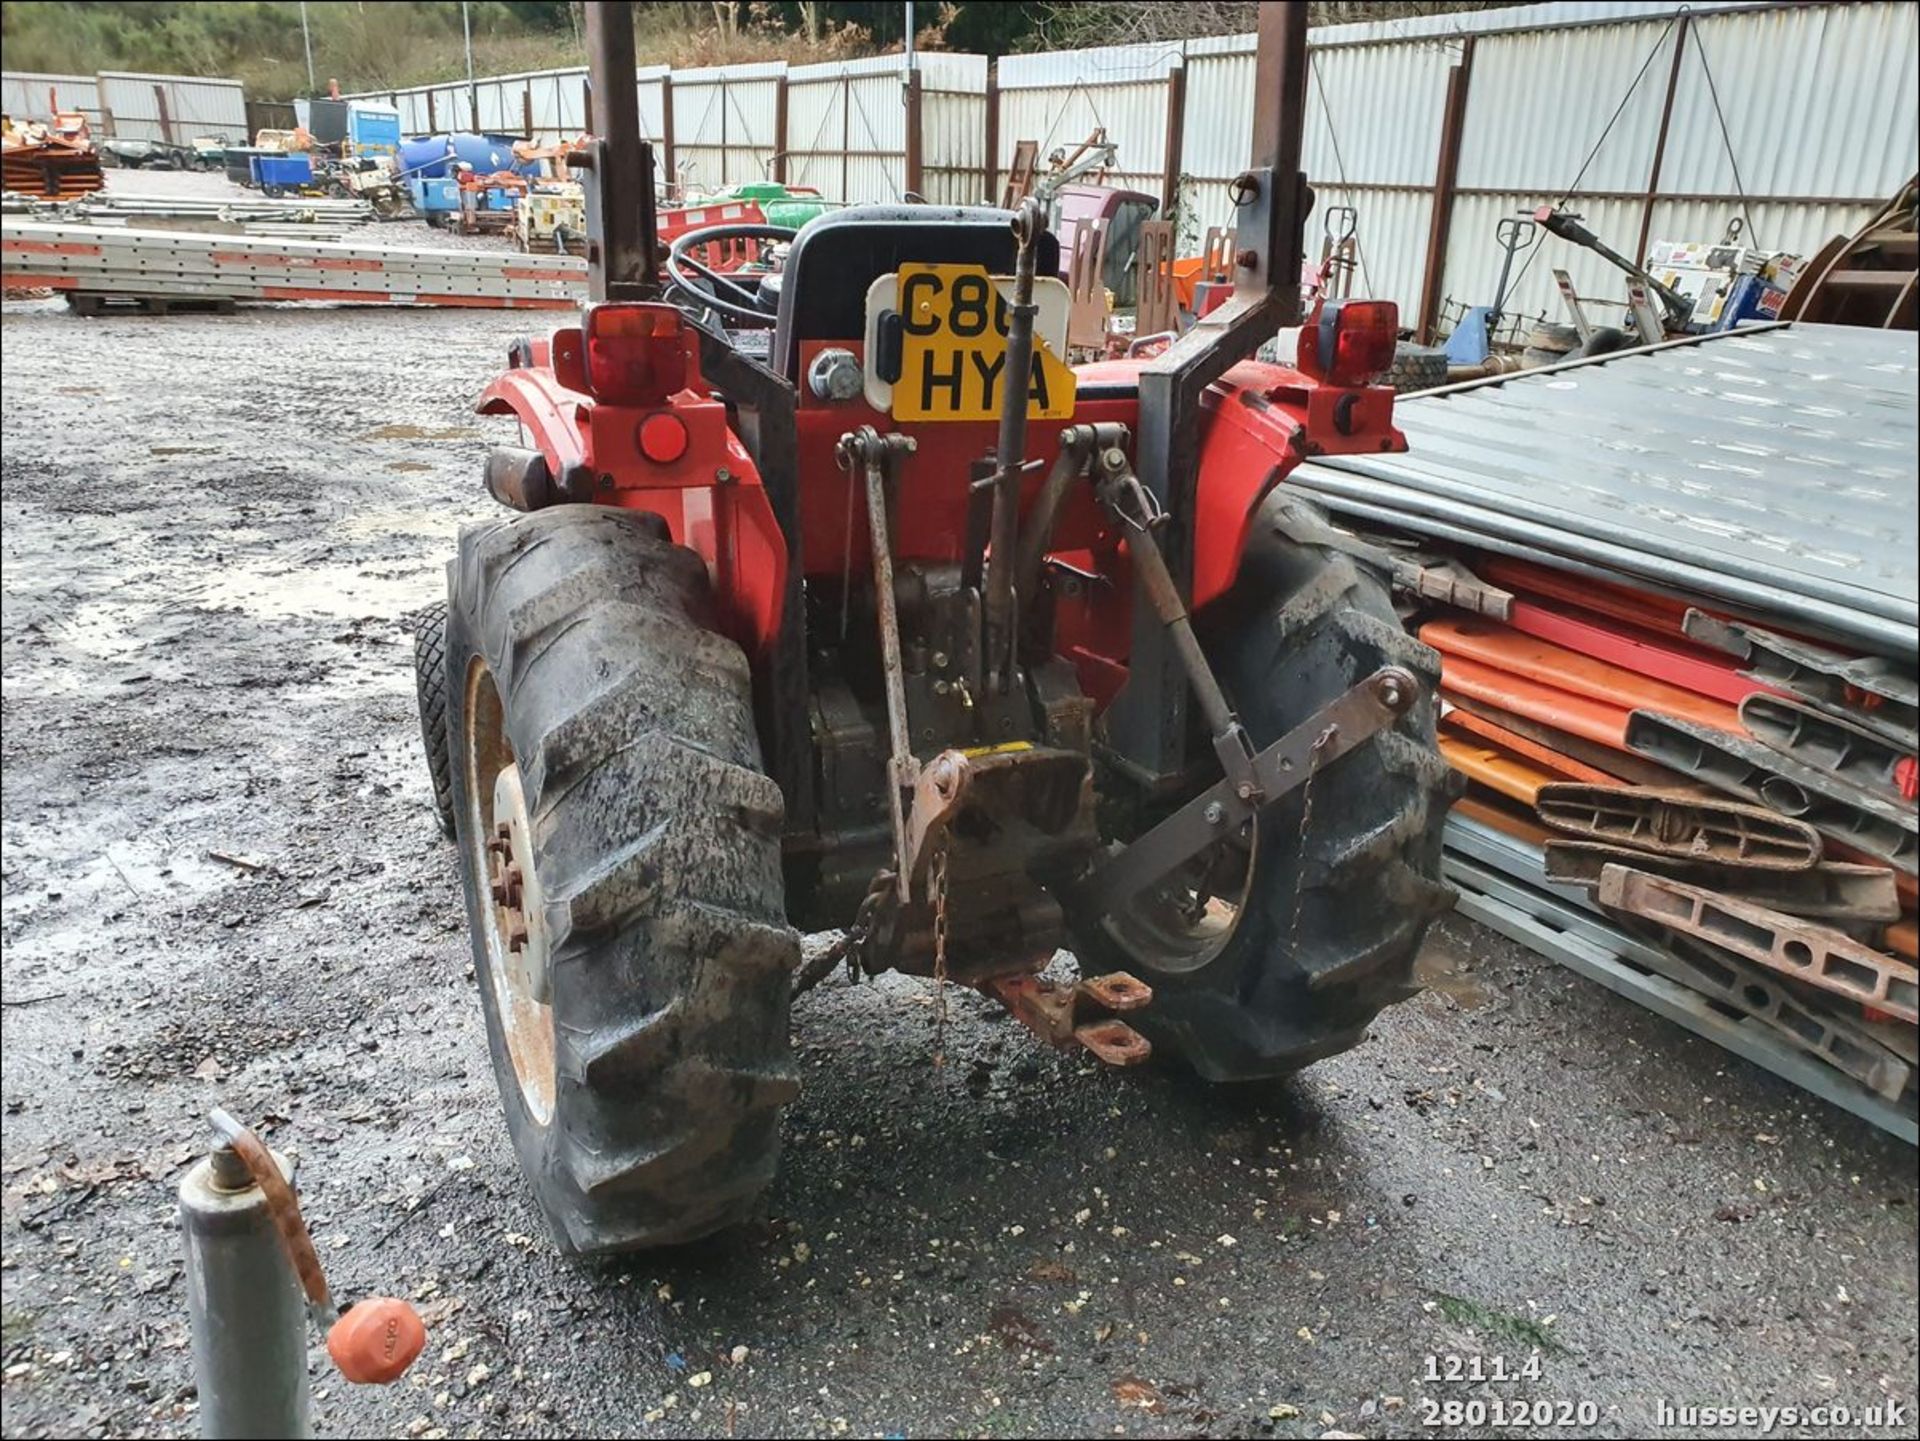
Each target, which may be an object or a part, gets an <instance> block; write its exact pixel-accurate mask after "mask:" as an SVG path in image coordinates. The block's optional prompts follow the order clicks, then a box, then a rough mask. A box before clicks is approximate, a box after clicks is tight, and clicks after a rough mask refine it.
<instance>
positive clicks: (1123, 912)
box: [1100, 822, 1260, 975]
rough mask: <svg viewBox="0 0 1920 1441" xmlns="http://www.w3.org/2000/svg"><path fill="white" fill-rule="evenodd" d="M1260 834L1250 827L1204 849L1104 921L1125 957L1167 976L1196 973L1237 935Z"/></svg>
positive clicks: (1249, 886)
mask: <svg viewBox="0 0 1920 1441" xmlns="http://www.w3.org/2000/svg"><path fill="white" fill-rule="evenodd" d="M1259 849H1260V828H1259V826H1257V825H1255V824H1253V823H1252V822H1249V823H1248V824H1247V825H1245V826H1243V827H1241V829H1240V830H1239V831H1238V832H1237V833H1235V834H1234V835H1231V836H1228V837H1225V838H1224V839H1222V840H1220V841H1218V842H1216V843H1215V844H1213V845H1211V846H1209V847H1207V849H1206V850H1204V851H1202V852H1201V853H1200V854H1199V855H1197V856H1195V857H1194V858H1193V859H1192V860H1191V861H1189V862H1188V863H1187V864H1186V865H1184V866H1182V867H1180V868H1179V869H1178V870H1176V871H1174V872H1173V873H1172V874H1171V875H1170V876H1168V877H1167V879H1166V881H1165V882H1163V883H1162V884H1161V885H1159V886H1156V887H1154V888H1153V889H1152V890H1150V891H1148V892H1147V893H1146V894H1144V895H1142V896H1140V897H1138V898H1137V899H1135V900H1133V901H1130V902H1129V903H1128V904H1127V905H1126V906H1125V907H1123V908H1122V909H1120V910H1117V911H1114V912H1113V913H1111V914H1110V915H1107V916H1105V917H1102V919H1101V921H1100V924H1101V927H1102V928H1103V929H1104V930H1105V931H1106V933H1107V934H1108V936H1110V937H1111V938H1112V939H1113V941H1114V942H1115V943H1116V944H1118V945H1119V946H1120V948H1121V949H1122V950H1124V951H1125V952H1126V953H1127V954H1128V955H1129V956H1131V957H1133V958H1134V959H1135V960H1137V961H1139V962H1140V964H1141V965H1142V966H1144V967H1146V968H1148V969H1150V970H1155V971H1160V972H1163V973H1166V974H1171V975H1181V974H1184V973H1186V972H1188V971H1197V970H1199V969H1200V968H1201V967H1202V966H1205V965H1207V964H1208V963H1209V962H1211V961H1213V960H1214V959H1215V958H1216V957H1217V956H1218V955H1219V954H1220V953H1221V951H1223V950H1225V949H1226V946H1227V943H1228V942H1229V941H1231V940H1232V939H1233V937H1234V934H1235V933H1236V932H1237V931H1238V930H1239V929H1240V920H1241V918H1242V917H1243V916H1244V915H1245V914H1246V912H1247V903H1248V900H1249V897H1250V895H1251V892H1252V890H1253V878H1254V876H1255V875H1256V874H1257V872H1258V859H1259Z"/></svg>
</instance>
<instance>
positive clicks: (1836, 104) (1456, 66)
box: [380, 0, 1920, 319]
mask: <svg viewBox="0 0 1920 1441" xmlns="http://www.w3.org/2000/svg"><path fill="white" fill-rule="evenodd" d="M1253 50H1254V47H1253V37H1252V36H1250V35H1237V36H1225V37H1219V38H1213V39H1205V40H1192V41H1187V42H1184V43H1178V42H1176V43H1168V44H1155V45H1136V46H1117V47H1107V48H1102V49H1093V50H1079V51H1071V52H1058V53H1053V54H1044V55H1014V56H1007V57H1005V58H1003V59H1001V60H1000V61H998V62H997V64H995V65H993V66H991V67H990V66H989V65H988V62H987V61H986V60H985V59H983V58H982V57H979V56H971V55H950V54H944V53H931V54H922V55H920V56H918V57H917V59H916V63H917V66H918V68H919V71H920V77H919V82H920V95H919V116H920V119H919V126H918V131H919V133H918V136H917V140H918V145H917V147H916V145H915V143H914V142H915V139H916V137H915V135H914V134H913V133H912V132H913V130H914V128H915V127H914V125H913V123H912V121H911V119H910V118H909V117H910V109H909V106H908V105H907V104H906V103H904V97H905V96H906V93H907V88H906V85H905V83H904V80H905V77H904V76H903V74H902V72H901V64H902V61H901V58H900V57H899V56H897V55H893V56H878V57H873V58H871V59H867V60H858V61H847V62H841V63H835V64H829V65H813V66H797V67H788V66H785V65H781V64H777V63H776V64H771V65H757V66H730V67H726V68H723V69H713V70H699V71H682V72H678V73H674V74H668V73H667V72H665V71H662V70H651V71H643V72H641V74H640V75H639V76H638V77H637V83H638V84H639V86H640V94H641V117H642V128H643V129H644V130H645V131H646V132H647V135H648V138H650V139H652V140H654V141H656V142H657V143H666V142H667V141H668V140H669V139H670V140H671V143H672V149H673V152H674V159H675V163H676V165H678V166H681V167H687V168H688V169H687V178H688V179H689V180H690V181H692V182H694V183H697V184H701V185H708V186H714V185H720V184H728V183H733V182H737V181H742V180H754V179H759V178H761V177H762V176H763V175H765V174H767V173H769V172H770V171H771V172H773V173H776V174H777V173H780V172H781V170H782V169H784V173H785V176H786V178H787V179H788V180H789V181H790V182H792V183H795V184H802V185H812V186H815V187H817V188H818V189H820V190H821V191H823V192H825V193H826V194H828V195H829V196H832V197H833V198H835V199H841V200H846V201H850V202H859V201H891V200H895V199H897V198H899V197H900V196H901V195H902V194H903V193H904V192H905V191H906V190H907V189H909V188H911V187H910V184H909V176H910V172H912V171H914V170H915V168H916V165H917V169H918V174H919V190H920V193H921V194H923V195H925V196H926V198H927V199H929V200H933V201H936V202H976V201H979V200H983V199H986V198H989V197H990V196H994V195H997V192H998V189H999V186H1000V184H1001V180H1002V177H1003V175H1004V172H1005V168H1006V166H1007V164H1008V162H1009V161H1010V160H1011V159H1012V156H1013V153H1014V147H1015V146H1016V144H1017V143H1018V142H1019V141H1021V140H1033V141H1035V142H1037V143H1038V145H1039V148H1040V154H1041V156H1042V158H1043V159H1044V157H1045V156H1046V154H1047V153H1048V152H1049V151H1051V150H1054V149H1058V148H1065V149H1068V150H1071V149H1072V148H1073V147H1074V146H1076V145H1077V144H1078V143H1079V142H1080V141H1082V140H1084V139H1085V138H1086V137H1087V136H1088V134H1089V133H1090V132H1091V131H1093V130H1094V129H1096V128H1103V129H1105V130H1106V132H1107V136H1108V138H1109V139H1110V140H1112V141H1114V142H1115V143H1116V144H1117V145H1118V146H1119V159H1118V165H1117V168H1116V170H1115V172H1114V173H1113V174H1112V175H1111V176H1110V177H1109V178H1110V179H1111V180H1112V181H1114V182H1116V183H1119V184H1123V185H1129V186H1133V187H1136V188H1138V189H1141V190H1146V191H1149V192H1151V193H1154V194H1157V195H1166V194H1167V193H1168V191H1169V190H1171V191H1173V192H1174V198H1175V199H1176V201H1177V205H1178V213H1179V216H1180V220H1181V231H1182V235H1183V238H1185V240H1186V241H1187V242H1188V245H1189V246H1195V245H1197V244H1198V242H1199V240H1200V237H1201V236H1202V235H1203V234H1204V233H1205V230H1206V228H1207V227H1209V226H1214V225H1225V224H1231V223H1232V219H1233V215H1232V210H1233V207H1232V205H1231V203H1230V201H1229V200H1228V196H1227V187H1228V182H1229V181H1230V180H1231V179H1232V177H1233V176H1234V175H1235V174H1236V173H1237V172H1238V170H1239V169H1240V168H1241V166H1242V165H1243V164H1244V163H1245V161H1246V157H1247V137H1248V133H1249V129H1250V126H1251V120H1252V115H1253V85H1254V75H1253V66H1254V59H1253ZM1916 55H1920V7H1916V6H1913V5H1909V4H1904V3H1890V0H1876V3H1856V4H1836V3H1825V4H1820V3H1816V4H1790V5H1774V4H1757V3H1751V0H1693V3H1690V4H1681V3H1677V0H1650V3H1634V0H1577V3H1564V4H1548V5H1529V6H1518V7H1514V8H1511V9H1505V10H1490V11H1475V12H1468V13H1464V14H1457V15H1442V16H1430V17H1422V18H1415V19H1407V20H1390V21H1370V22H1363V23H1360V24H1357V25H1340V26H1322V27H1318V28H1316V29H1315V30H1314V31H1313V33H1312V48H1311V59H1312V71H1311V76H1310V85H1311V90H1310V94H1309V96H1308V112H1307V133H1306V136H1305V151H1304V153H1305V165H1306V168H1307V172H1308V174H1309V176H1310V177H1311V179H1312V181H1313V184H1314V188H1315V192H1316V194H1317V196H1318V207H1317V210H1316V214H1315V215H1314V216H1313V217H1312V218H1311V219H1310V220H1309V221H1308V229H1307V235H1306V237H1305V239H1306V246H1307V252H1308V254H1309V256H1310V257H1311V256H1317V255H1318V254H1319V251H1320V247H1321V240H1322V234H1323V230H1322V227H1323V224H1324V222H1325V220H1326V219H1327V212H1328V211H1329V210H1331V209H1333V208H1334V207H1341V206H1344V207H1350V208H1351V209H1352V210H1353V212H1354V219H1355V223H1356V231H1357V234H1358V237H1359V243H1360V254H1361V264H1362V274H1361V276H1360V277H1359V280H1358V288H1359V289H1361V290H1363V291H1365V292H1367V293H1370V294H1373V295H1377V296H1381V297H1383V298H1387V299H1392V300H1396V301H1398V302H1399V303H1400V305H1401V308H1402V311H1403V313H1404V314H1406V315H1407V316H1409V317H1410V318H1413V319H1417V318H1419V317H1420V315H1421V314H1422V312H1423V311H1427V312H1433V313H1443V312H1444V310H1445V308H1446V306H1447V304H1448V303H1449V302H1451V303H1453V304H1454V305H1465V304H1479V303H1485V302H1487V301H1489V300H1491V299H1492V297H1493V290H1494V286H1495V283H1496V280H1497V277H1498V272H1499V269H1500V261H1501V255H1502V252H1501V249H1500V246H1499V243H1498V241H1497V238H1496V236H1497V231H1498V226H1499V222H1500V221H1501V220H1502V219H1505V218H1508V217H1512V216H1515V215H1516V214H1517V213H1518V212H1520V211H1522V210H1530V209H1531V208H1532V207H1533V206H1535V205H1538V204H1540V203H1542V202H1545V201H1557V200H1561V199H1563V198H1565V199H1566V201H1567V203H1568V205H1569V206H1570V207H1571V208H1573V209H1575V210H1577V211H1579V212H1580V213H1581V214H1583V215H1584V216H1585V217H1586V220H1587V223H1588V225H1589V226H1590V227H1591V228H1593V229H1594V230H1595V231H1596V232H1597V233H1599V234H1600V235H1601V236H1602V237H1603V238H1605V239H1607V240H1608V241H1609V242H1610V243H1611V244H1613V245H1614V247H1615V248H1616V249H1619V250H1622V251H1626V252H1628V253H1633V252H1636V251H1638V250H1639V249H1640V248H1641V246H1642V244H1643V243H1644V242H1647V241H1651V240H1658V239H1663V238H1672V239H1717V238H1718V237H1719V236H1720V235H1721V234H1722V233H1723V232H1724V231H1725V229H1726V227H1727V225H1728V223H1729V222H1730V221H1731V220H1733V219H1734V218H1735V217H1736V216H1739V217H1741V218H1742V219H1743V220H1744V222H1745V223H1747V224H1748V225H1749V226H1750V235H1751V237H1752V239H1753V240H1754V241H1756V242H1758V243H1759V244H1761V245H1763V246H1766V247H1769V248H1774V249H1785V250H1795V251H1799V252H1802V253H1806V252H1810V251H1812V250H1813V249H1815V248H1816V247H1817V246H1818V245H1819V244H1820V243H1821V242H1822V241H1823V240H1825V239H1826V238H1827V237H1828V236H1829V235H1832V234H1835V233H1838V232H1840V231H1844V230H1849V229H1852V228H1854V227H1856V226H1857V225H1858V224H1859V223H1860V222H1861V221H1862V220H1864V219H1865V218H1866V216H1867V214H1868V213H1869V211H1870V209H1871V207H1872V206H1873V205H1874V204H1876V203H1878V202H1880V201H1883V200H1884V199H1885V198H1886V197H1887V196H1889V195H1891V194H1892V193H1893V192H1894V191H1895V190H1896V189H1897V188H1898V187H1899V186H1900V185H1901V184H1902V183H1904V182H1905V181H1906V179H1907V178H1908V177H1909V176H1911V175H1912V174H1913V173H1914V172H1915V171H1916V170H1920V99H1917V98H1916V97H1920V62H1917V61H1916ZM1703 56H1704V61H1703V59H1702V57H1703ZM1456 75H1458V76H1459V77H1460V79H1459V82H1458V83H1459V84H1461V85H1462V87H1463V88H1464V96H1465V99H1464V108H1463V109H1462V110H1461V112H1460V126H1459V130H1458V133H1457V136H1455V137H1454V139H1455V141H1456V145H1455V155H1456V163H1455V167H1454V173H1453V175H1452V177H1451V183H1450V184H1449V177H1448V176H1446V175H1445V174H1443V173H1442V166H1441V160H1442V141H1443V138H1444V133H1445V130H1446V118H1447V95H1448V90H1449V82H1450V80H1452V79H1453V78H1454V77H1455V76H1456ZM584 77H585V72H584V70H578V69H576V70H567V71H550V72H542V73H541V74H538V75H528V76H503V77H493V78H489V79H488V80H485V81H482V82H480V84H479V91H480V96H481V107H480V108H481V123H482V126H483V128H487V129H503V130H509V131H515V132H518V131H521V130H523V129H526V128H529V127H528V122H529V120H530V121H531V127H530V128H531V129H532V130H533V132H534V133H535V134H537V135H539V136H541V137H543V138H558V137H560V136H563V135H571V134H577V133H579V132H580V131H581V130H582V129H585V128H587V126H586V124H585V121H586V118H587V117H586V115H585V110H584V89H583V81H584ZM1710 80H1711V83H1709V82H1710ZM1716 92H1717V95H1718V108H1717V109H1716V106H1715V93H1716ZM428 93H429V91H428V90H417V91H401V92H397V93H394V94H393V95H392V97H391V98H392V99H393V100H394V102H395V103H397V104H399V105H400V106H401V114H402V121H403V124H405V125H406V126H407V127H408V128H410V129H413V130H425V129H427V128H429V126H430V125H431V126H433V127H434V128H442V129H444V128H448V127H450V126H452V125H462V126H464V125H466V124H468V123H469V117H468V111H469V109H470V105H469V102H468V100H467V92H466V87H465V86H464V85H460V84H455V85H444V86H437V87H431V94H432V95H433V96H434V103H433V107H432V108H433V114H432V115H431V116H429V114H428V113H427V111H428V106H427V104H426V103H425V97H426V96H427V94H428ZM668 96H670V97H671V101H670V106H671V112H672V113H671V132H672V133H671V136H670V137H669V136H668V135H667V133H666V130H667V124H666V118H667V117H666V112H667V109H668V101H667V97H668ZM380 98H387V97H380ZM1616 112H1617V114H1616ZM1723 116H1724V120H1725V137H1723V135H1722V128H1721V119H1722V117H1723ZM1663 133H1664V137H1665V138H1664V142H1663V139H1662V136H1663ZM990 137H991V140H990ZM1603 137H1604V138H1603ZM1729 140H1730V142H1731V147H1732V154H1731V156H1729V154H1728V144H1729ZM990 143H991V149H992V152H993V153H992V154H991V155H989V154H988V149H989V144H990ZM1736 171H1737V174H1736ZM1576 182H1577V183H1576ZM1742 192H1744V196H1743V194H1742ZM1436 206H1438V207H1439V208H1440V209H1442V210H1443V211H1446V212H1447V215H1448V222H1447V224H1446V225H1445V226H1444V227H1443V228H1441V229H1440V230H1439V232H1438V233H1437V234H1436V231H1435V226H1434V216H1435V210H1436ZM1556 266H1559V267H1561V268H1564V269H1566V270H1567V271H1568V272H1569V274H1570V275H1571V277H1572V279H1573V281H1574V283H1575V285H1576V287H1577V288H1578V289H1579V290H1581V292H1582V293H1583V294H1592V295H1595V296H1598V297H1602V298H1606V299H1612V298H1616V297H1617V296H1618V295H1619V293H1620V286H1619V283H1618V279H1619V277H1618V274H1617V272H1614V271H1612V270H1610V269H1608V268H1607V267H1606V266H1605V265H1604V264H1603V263H1602V262H1599V261H1597V260H1596V259H1595V258H1594V257H1592V256H1590V255H1588V254H1587V253H1586V252H1584V251H1580V250H1577V249H1574V248H1573V247H1571V246H1567V245H1565V244H1564V243H1562V242H1558V241H1555V240H1553V239H1551V238H1550V237H1546V236H1541V235H1536V236H1534V245H1533V246H1532V248H1531V249H1530V250H1528V251H1526V252H1523V253H1522V255H1521V256H1520V258H1519V259H1518V260H1517V261H1516V263H1515V267H1514V269H1515V271H1516V273H1517V275H1518V277H1519V279H1518V284H1517V288H1516V290H1515V296H1514V301H1513V307H1512V308H1514V309H1516V310H1518V311H1520V312H1523V313H1536V314H1537V313H1547V314H1557V313H1558V309H1559V303H1558V300H1557V297H1556V295H1555V292H1554V287H1553V277H1552V271H1553V269H1554V268H1555V267H1556Z"/></svg>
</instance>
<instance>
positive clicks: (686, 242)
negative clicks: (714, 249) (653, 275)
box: [667, 224, 800, 329]
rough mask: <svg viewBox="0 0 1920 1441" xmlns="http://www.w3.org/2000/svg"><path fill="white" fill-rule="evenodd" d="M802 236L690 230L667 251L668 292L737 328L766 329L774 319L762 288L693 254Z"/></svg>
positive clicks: (750, 228)
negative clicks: (732, 243) (725, 244)
mask: <svg viewBox="0 0 1920 1441" xmlns="http://www.w3.org/2000/svg"><path fill="white" fill-rule="evenodd" d="M799 233H800V232H799V231H797V230H795V229H794V228H793V227H792V226H789V225H748V224H737V225H709V226H708V227H706V228H705V229H704V230H689V231H688V232H687V233H686V234H685V235H682V236H681V237H680V238H679V239H678V240H676V241H674V242H673V244H672V245H671V246H669V247H668V248H667V290H668V292H669V294H671V295H675V296H678V297H679V298H681V299H682V300H684V301H686V302H688V303H690V304H692V305H695V306H698V307H700V308H701V309H703V310H711V311H713V312H714V313H715V314H716V315H718V316H720V317H721V319H723V320H727V321H731V322H732V323H733V324H735V325H740V326H745V327H748V328H750V329H765V328H766V327H768V326H770V325H772V324H773V320H774V315H773V312H772V311H771V310H769V309H767V306H766V302H765V301H764V300H762V299H761V297H760V291H759V287H758V286H755V285H748V284H745V283H743V282H742V281H740V280H738V279H735V278H734V277H732V276H730V275H726V274H724V273H722V272H721V271H718V270H714V269H713V268H712V267H710V266H708V265H707V264H706V263H705V262H703V261H700V260H696V259H695V258H694V255H693V252H694V251H695V250H698V249H702V248H704V247H706V246H708V245H712V244H714V243H715V242H716V241H728V240H774V241H779V240H791V239H793V237H794V236H796V235H798V234H799Z"/></svg>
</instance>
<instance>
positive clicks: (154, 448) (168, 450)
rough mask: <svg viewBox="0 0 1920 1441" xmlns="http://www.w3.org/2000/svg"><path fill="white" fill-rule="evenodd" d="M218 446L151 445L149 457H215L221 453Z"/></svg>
mask: <svg viewBox="0 0 1920 1441" xmlns="http://www.w3.org/2000/svg"><path fill="white" fill-rule="evenodd" d="M219 449H220V447H219V446H217V445H150V446H148V447H147V454H149V455H214V454H216V453H217V452H218V451H219Z"/></svg>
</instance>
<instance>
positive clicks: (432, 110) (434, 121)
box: [427, 87, 440, 135]
mask: <svg viewBox="0 0 1920 1441" xmlns="http://www.w3.org/2000/svg"><path fill="white" fill-rule="evenodd" d="M439 128H440V115H439V111H438V109H437V107H436V106H435V105H434V103H433V90H432V89H431V87H429V89H428V90H427V134H429V135H431V134H433V132H434V131H436V130H438V129H439Z"/></svg>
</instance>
